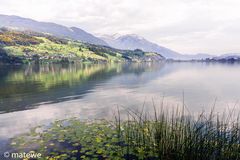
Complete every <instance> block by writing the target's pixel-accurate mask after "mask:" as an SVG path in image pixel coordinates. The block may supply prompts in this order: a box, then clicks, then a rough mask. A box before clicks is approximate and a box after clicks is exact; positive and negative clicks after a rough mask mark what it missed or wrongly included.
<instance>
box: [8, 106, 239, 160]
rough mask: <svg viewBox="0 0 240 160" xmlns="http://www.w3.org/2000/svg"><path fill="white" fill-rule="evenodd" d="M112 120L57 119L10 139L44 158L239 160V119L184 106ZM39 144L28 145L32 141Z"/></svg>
mask: <svg viewBox="0 0 240 160" xmlns="http://www.w3.org/2000/svg"><path fill="white" fill-rule="evenodd" d="M116 115H117V116H116V117H115V121H107V120H95V121H80V120H78V119H68V120H59V121H56V122H53V123H52V125H51V127H49V128H47V129H46V128H45V129H44V128H43V127H39V128H34V129H32V130H31V132H30V133H28V134H25V135H22V136H19V137H17V138H15V139H13V141H12V145H13V146H14V147H15V148H17V149H18V150H24V149H25V150H26V148H29V151H30V150H34V151H36V152H40V153H42V154H43V157H44V159H77V158H78V159H162V160H192V159H195V160H237V159H240V128H239V118H238V117H236V118H235V119H234V120H233V119H231V118H232V117H233V113H232V112H230V113H229V114H228V115H226V114H225V115H224V114H223V115H221V116H220V115H219V114H214V112H213V111H212V112H211V113H210V114H206V113H201V114H199V115H198V116H197V117H194V116H191V115H186V114H185V113H184V112H183V111H180V110H174V111H172V112H168V111H164V110H163V109H160V110H159V111H158V110H157V109H156V108H155V107H154V113H153V116H150V114H148V113H147V112H143V110H142V111H141V112H136V111H128V114H127V116H126V117H127V118H125V119H124V120H122V119H121V115H120V113H119V112H118V113H117V114H116ZM30 144H31V145H33V146H35V147H36V146H37V147H36V148H32V147H31V145H30Z"/></svg>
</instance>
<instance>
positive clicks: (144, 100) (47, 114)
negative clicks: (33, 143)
mask: <svg viewBox="0 0 240 160" xmlns="http://www.w3.org/2000/svg"><path fill="white" fill-rule="evenodd" d="M239 98H240V64H227V63H224V64H221V63H191V62H179V63H177V62H172V63H170V62H162V63H144V64H139V63H133V64H94V65H90V64H85V65H83V64H46V65H26V66H0V148H4V147H3V146H4V145H5V144H6V143H7V141H8V139H9V138H12V137H13V136H16V135H18V134H21V133H24V132H27V131H28V130H29V129H30V128H31V127H34V126H36V125H40V124H48V123H50V122H52V121H53V120H56V119H64V118H69V117H79V118H81V119H101V118H112V117H113V115H114V113H115V111H116V108H117V107H118V108H119V109H120V110H121V111H124V110H126V109H134V110H140V109H141V108H143V105H144V109H145V110H146V111H149V110H152V109H153V103H154V104H155V105H156V106H160V105H161V104H162V103H164V108H168V107H169V108H171V107H181V106H182V104H183V102H184V104H185V105H186V107H187V109H188V110H189V111H190V112H192V113H199V112H201V111H202V110H206V111H209V110H210V109H211V108H212V107H213V106H214V104H215V102H216V104H215V111H217V112H224V111H225V110H226V109H233V108H235V109H236V110H238V108H239V103H238V100H239ZM0 150H1V149H0Z"/></svg>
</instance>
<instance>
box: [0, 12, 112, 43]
mask: <svg viewBox="0 0 240 160" xmlns="http://www.w3.org/2000/svg"><path fill="white" fill-rule="evenodd" d="M0 27H10V28H14V29H18V30H32V31H36V32H43V33H50V34H52V35H54V36H58V37H65V38H71V39H73V40H80V41H82V42H87V43H91V44H97V45H105V46H106V45H108V44H107V43H106V42H104V41H103V40H101V39H99V38H97V37H95V36H93V35H92V34H90V33H87V32H85V31H84V30H82V29H80V28H77V27H72V28H68V27H65V26H63V25H59V24H55V23H48V22H38V21H35V20H32V19H27V18H22V17H18V16H8V15H0Z"/></svg>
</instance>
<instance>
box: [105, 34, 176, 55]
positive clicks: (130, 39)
mask: <svg viewBox="0 0 240 160" xmlns="http://www.w3.org/2000/svg"><path fill="white" fill-rule="evenodd" d="M100 38H101V39H103V40H104V41H105V42H107V43H108V44H109V45H110V46H111V47H114V48H118V49H129V50H134V49H141V50H143V51H148V52H157V53H159V54H161V55H163V56H164V57H165V58H177V57H181V54H179V53H177V52H175V51H173V50H170V49H168V48H165V47H162V46H159V45H157V44H155V43H152V42H150V41H148V40H146V39H145V38H143V37H140V36H138V35H136V34H127V35H122V36H119V35H116V34H115V35H103V36H101V37H100Z"/></svg>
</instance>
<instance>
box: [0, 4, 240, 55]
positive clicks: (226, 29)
mask: <svg viewBox="0 0 240 160" xmlns="http://www.w3.org/2000/svg"><path fill="white" fill-rule="evenodd" d="M0 1H1V2H0V3H1V5H0V13H1V14H13V15H19V16H23V17H29V18H33V19H36V20H40V21H52V22H56V23H61V24H64V25H67V26H78V27H80V28H82V29H84V30H86V31H89V32H92V33H101V34H113V33H122V34H125V33H136V34H139V35H141V36H144V37H146V38H147V39H149V40H151V41H153V42H156V43H158V44H160V45H163V46H166V47H170V48H171V49H173V50H176V51H179V52H183V53H196V52H210V53H214V54H217V53H219V52H240V46H239V45H238V44H237V42H238V41H240V36H239V33H240V28H239V27H235V26H240V21H239V19H240V10H239V7H238V6H240V1H239V0H211V1H209V0H194V1H192V0H181V1H179V0H131V1H129V0H104V1H103V0H68V1H63V0H21V1H19V0H0Z"/></svg>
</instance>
